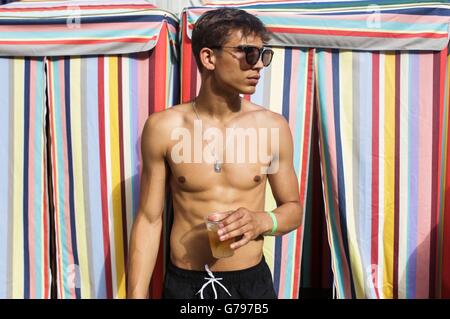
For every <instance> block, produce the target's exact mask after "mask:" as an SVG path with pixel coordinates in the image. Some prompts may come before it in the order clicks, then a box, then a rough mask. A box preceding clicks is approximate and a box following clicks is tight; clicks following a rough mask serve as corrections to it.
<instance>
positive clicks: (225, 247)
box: [205, 212, 235, 258]
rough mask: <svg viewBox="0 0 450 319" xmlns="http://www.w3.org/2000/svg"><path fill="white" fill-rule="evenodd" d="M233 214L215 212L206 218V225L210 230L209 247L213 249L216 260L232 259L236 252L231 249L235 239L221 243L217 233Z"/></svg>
mask: <svg viewBox="0 0 450 319" xmlns="http://www.w3.org/2000/svg"><path fill="white" fill-rule="evenodd" d="M230 213H231V212H223V213H220V212H214V213H211V214H209V215H208V216H206V218H205V223H206V229H207V230H208V238H209V246H210V247H211V252H212V255H213V256H214V257H215V258H225V257H231V256H233V254H234V250H233V249H232V248H231V247H230V245H231V244H232V243H234V241H235V238H234V237H233V238H230V239H227V240H224V241H221V240H220V238H219V235H218V234H217V231H218V230H219V224H220V223H221V222H222V220H224V219H225V218H227V216H228V215H229V214H230Z"/></svg>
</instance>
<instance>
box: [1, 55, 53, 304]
mask: <svg viewBox="0 0 450 319" xmlns="http://www.w3.org/2000/svg"><path fill="white" fill-rule="evenodd" d="M0 70H2V77H1V78H0V121H1V123H0V130H1V133H0V154H1V156H0V178H1V179H2V183H0V197H1V198H0V298H19V299H22V298H49V297H50V281H51V278H50V277H51V275H50V252H49V249H50V245H49V218H48V188H47V177H46V171H47V157H46V138H45V115H46V109H45V75H44V59H43V58H35V59H29V58H21V57H13V58H0Z"/></svg>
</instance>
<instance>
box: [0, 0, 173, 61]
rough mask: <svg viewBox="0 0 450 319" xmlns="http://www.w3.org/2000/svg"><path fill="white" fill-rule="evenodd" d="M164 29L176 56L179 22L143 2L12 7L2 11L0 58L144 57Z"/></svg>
mask: <svg viewBox="0 0 450 319" xmlns="http://www.w3.org/2000/svg"><path fill="white" fill-rule="evenodd" d="M164 25H167V28H168V30H169V33H168V34H169V39H170V43H171V45H172V47H173V52H174V54H176V52H177V50H176V42H177V18H176V17H175V16H173V15H172V14H171V13H168V12H165V11H161V10H159V9H156V8H155V7H154V6H153V5H151V4H149V3H148V2H147V1H144V0H137V1H132V0H114V1H89V2H87V1H68V2H65V1H64V2H62V1H61V2H35V3H21V2H14V3H10V4H7V5H4V6H1V7H0V56H2V55H3V56H5V55H6V56H9V55H11V56H15V55H21V56H62V55H92V54H127V53H136V52H144V51H149V50H151V49H152V48H153V47H154V46H155V45H156V43H157V42H158V38H159V35H160V31H161V29H162V28H163V26H164Z"/></svg>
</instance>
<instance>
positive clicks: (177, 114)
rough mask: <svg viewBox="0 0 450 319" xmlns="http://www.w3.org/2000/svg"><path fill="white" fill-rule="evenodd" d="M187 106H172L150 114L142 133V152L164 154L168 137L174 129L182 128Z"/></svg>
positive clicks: (168, 142)
mask: <svg viewBox="0 0 450 319" xmlns="http://www.w3.org/2000/svg"><path fill="white" fill-rule="evenodd" d="M187 106H189V105H188V104H187V105H186V104H180V105H176V106H172V107H170V108H168V109H167V110H164V111H160V112H155V113H152V114H151V115H150V116H149V117H148V118H147V120H146V121H145V125H144V129H143V131H142V139H141V147H142V149H143V151H145V150H148V151H150V152H151V153H161V154H165V152H166V150H167V148H168V147H169V144H170V136H171V134H172V132H173V130H174V129H175V128H179V127H184V125H185V122H186V117H187Z"/></svg>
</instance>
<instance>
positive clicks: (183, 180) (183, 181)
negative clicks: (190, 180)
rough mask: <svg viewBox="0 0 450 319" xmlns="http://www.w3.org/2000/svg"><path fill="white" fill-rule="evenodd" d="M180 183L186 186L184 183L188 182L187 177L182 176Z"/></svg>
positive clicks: (179, 178)
mask: <svg viewBox="0 0 450 319" xmlns="http://www.w3.org/2000/svg"><path fill="white" fill-rule="evenodd" d="M178 181H179V182H180V183H181V184H184V183H185V182H186V177H184V176H180V177H178Z"/></svg>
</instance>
